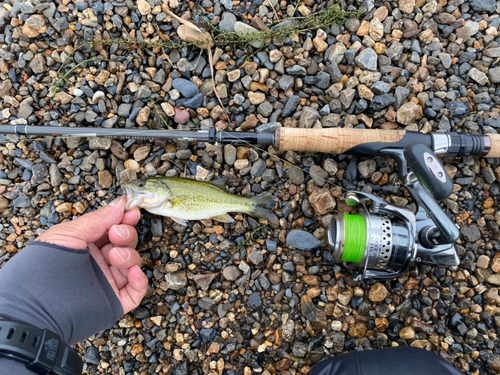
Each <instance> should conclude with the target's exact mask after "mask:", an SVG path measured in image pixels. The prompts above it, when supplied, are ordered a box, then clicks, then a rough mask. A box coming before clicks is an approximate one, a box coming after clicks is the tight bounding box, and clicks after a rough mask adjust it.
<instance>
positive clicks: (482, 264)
mask: <svg viewBox="0 0 500 375" xmlns="http://www.w3.org/2000/svg"><path fill="white" fill-rule="evenodd" d="M489 263H490V258H489V257H488V256H486V255H481V256H479V258H478V259H477V262H476V265H477V266H478V267H479V268H488V265H489Z"/></svg>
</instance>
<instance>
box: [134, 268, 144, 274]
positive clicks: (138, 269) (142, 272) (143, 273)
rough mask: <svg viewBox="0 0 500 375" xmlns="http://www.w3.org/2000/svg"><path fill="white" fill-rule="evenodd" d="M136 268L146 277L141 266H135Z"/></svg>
mask: <svg viewBox="0 0 500 375" xmlns="http://www.w3.org/2000/svg"><path fill="white" fill-rule="evenodd" d="M134 267H135V268H137V269H138V270H139V272H140V273H142V274H143V275H144V272H143V271H142V270H141V267H139V266H134Z"/></svg>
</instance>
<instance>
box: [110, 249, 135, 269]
mask: <svg viewBox="0 0 500 375" xmlns="http://www.w3.org/2000/svg"><path fill="white" fill-rule="evenodd" d="M109 264H110V265H112V266H115V267H117V268H121V269H126V270H127V269H129V268H130V267H132V266H139V267H140V265H141V256H140V255H139V253H138V252H137V251H136V250H135V249H132V248H126V247H113V248H112V249H111V251H110V252H109Z"/></svg>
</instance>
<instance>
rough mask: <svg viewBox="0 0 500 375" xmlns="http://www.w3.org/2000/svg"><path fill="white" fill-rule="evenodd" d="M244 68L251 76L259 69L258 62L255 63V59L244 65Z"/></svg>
mask: <svg viewBox="0 0 500 375" xmlns="http://www.w3.org/2000/svg"><path fill="white" fill-rule="evenodd" d="M244 68H245V73H246V74H248V75H250V76H251V75H252V74H254V73H255V71H256V70H257V63H255V62H253V61H252V62H246V63H245V65H244Z"/></svg>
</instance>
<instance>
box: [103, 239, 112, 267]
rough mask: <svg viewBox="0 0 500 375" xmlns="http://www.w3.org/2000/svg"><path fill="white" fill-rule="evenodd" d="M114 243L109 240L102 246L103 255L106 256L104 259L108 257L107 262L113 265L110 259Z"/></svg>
mask: <svg viewBox="0 0 500 375" xmlns="http://www.w3.org/2000/svg"><path fill="white" fill-rule="evenodd" d="M113 247H114V246H113V244H112V243H111V242H108V243H107V244H106V245H104V246H103V247H101V254H102V256H103V257H104V259H106V262H107V263H108V266H109V265H111V263H110V261H109V252H110V251H111V249H113Z"/></svg>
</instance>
